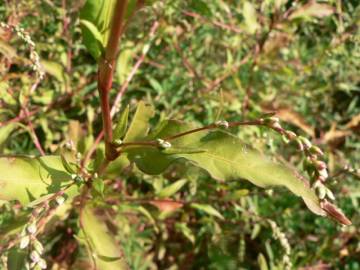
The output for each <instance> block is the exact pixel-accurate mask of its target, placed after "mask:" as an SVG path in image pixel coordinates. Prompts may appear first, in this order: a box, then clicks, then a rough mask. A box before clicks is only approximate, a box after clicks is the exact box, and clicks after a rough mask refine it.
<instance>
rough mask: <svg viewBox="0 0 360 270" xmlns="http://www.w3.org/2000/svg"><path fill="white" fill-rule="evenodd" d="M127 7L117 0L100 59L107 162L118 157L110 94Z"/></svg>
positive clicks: (123, 2)
mask: <svg viewBox="0 0 360 270" xmlns="http://www.w3.org/2000/svg"><path fill="white" fill-rule="evenodd" d="M126 6H127V0H117V2H116V6H115V11H114V15H113V18H112V25H111V30H110V36H109V40H108V43H107V46H106V50H105V55H104V56H103V57H102V58H101V59H100V62H99V70H98V90H99V94H100V99H101V102H100V103H101V113H102V120H103V130H104V136H105V156H106V159H107V160H114V159H115V158H116V156H117V154H116V150H115V148H114V147H112V145H111V141H112V121H111V116H110V103H109V92H110V89H111V85H112V80H113V72H114V64H115V59H116V54H117V51H118V47H119V43H120V37H121V33H122V27H123V21H124V14H125V9H126Z"/></svg>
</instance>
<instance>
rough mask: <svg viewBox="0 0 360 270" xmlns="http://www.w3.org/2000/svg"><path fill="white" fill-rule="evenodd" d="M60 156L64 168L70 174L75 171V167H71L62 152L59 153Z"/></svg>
mask: <svg viewBox="0 0 360 270" xmlns="http://www.w3.org/2000/svg"><path fill="white" fill-rule="evenodd" d="M60 158H61V163H62V165H63V166H64V168H65V170H66V171H67V172H68V173H70V174H73V173H75V168H73V167H72V166H71V165H70V163H69V162H68V161H67V160H66V158H65V156H64V155H63V154H60Z"/></svg>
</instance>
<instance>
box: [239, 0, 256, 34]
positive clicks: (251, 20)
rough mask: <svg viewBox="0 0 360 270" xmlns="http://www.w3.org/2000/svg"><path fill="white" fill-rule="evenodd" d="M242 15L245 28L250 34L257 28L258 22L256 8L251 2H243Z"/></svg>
mask: <svg viewBox="0 0 360 270" xmlns="http://www.w3.org/2000/svg"><path fill="white" fill-rule="evenodd" d="M243 16H244V19H245V25H246V30H247V31H248V32H249V33H250V34H254V33H255V32H256V30H258V29H259V27H260V26H259V23H258V22H257V19H256V17H257V14H256V10H255V8H254V6H253V4H252V3H251V2H245V3H244V6H243Z"/></svg>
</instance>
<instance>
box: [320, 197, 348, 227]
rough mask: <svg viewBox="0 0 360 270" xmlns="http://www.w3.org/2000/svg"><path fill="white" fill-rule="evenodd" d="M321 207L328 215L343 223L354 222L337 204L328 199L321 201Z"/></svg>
mask: <svg viewBox="0 0 360 270" xmlns="http://www.w3.org/2000/svg"><path fill="white" fill-rule="evenodd" d="M321 208H322V209H323V210H324V211H325V212H326V213H327V214H328V216H330V217H332V218H333V219H335V220H336V221H338V222H340V223H341V224H343V225H347V226H349V225H351V224H352V222H351V220H350V219H348V218H347V217H346V216H345V214H344V213H343V212H342V211H341V209H340V208H338V207H337V206H335V205H334V204H332V203H329V202H328V201H326V200H325V201H324V202H322V203H321Z"/></svg>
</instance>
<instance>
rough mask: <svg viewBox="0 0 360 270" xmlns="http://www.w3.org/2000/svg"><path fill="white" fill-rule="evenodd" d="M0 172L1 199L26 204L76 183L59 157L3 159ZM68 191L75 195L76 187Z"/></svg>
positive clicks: (1, 159)
mask: <svg viewBox="0 0 360 270" xmlns="http://www.w3.org/2000/svg"><path fill="white" fill-rule="evenodd" d="M0 171H1V174H0V187H1V189H0V199H1V200H18V201H20V202H21V203H22V204H23V205H26V204H28V203H29V202H31V201H34V200H36V199H37V198H40V197H41V196H43V195H47V194H49V193H55V192H57V191H59V190H60V189H61V188H63V187H65V186H67V185H69V183H71V182H72V179H71V176H70V174H69V173H68V172H67V171H66V170H65V168H64V166H63V164H62V162H61V158H60V157H59V156H44V157H28V156H7V157H4V156H2V157H0ZM68 192H69V194H74V193H76V188H75V187H71V188H70V189H69V190H68Z"/></svg>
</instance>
